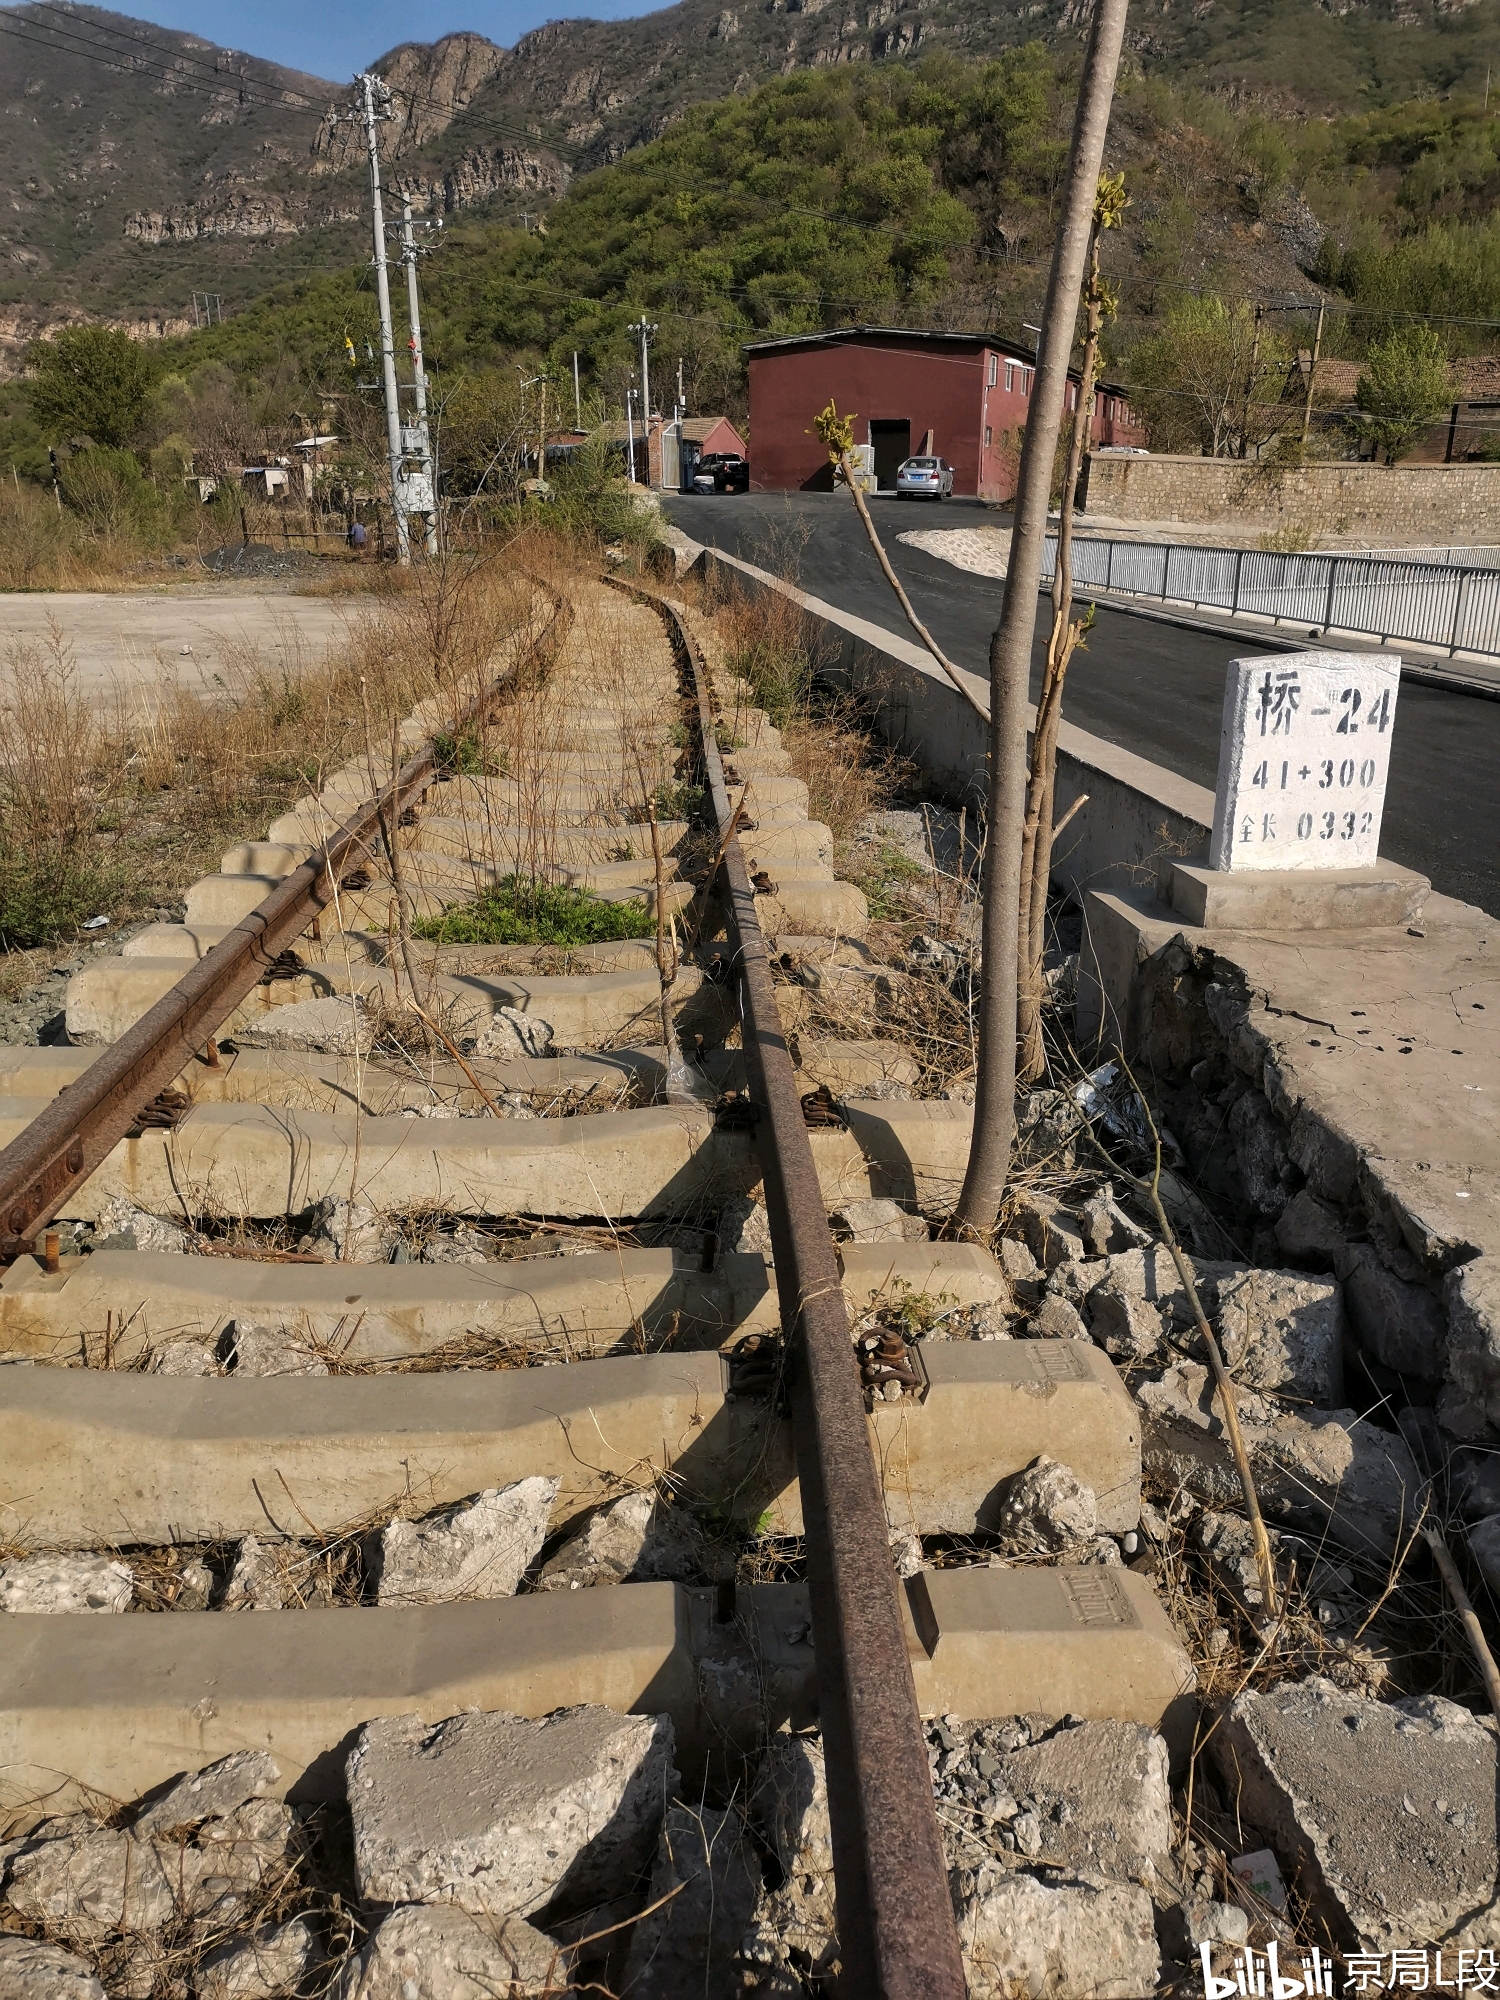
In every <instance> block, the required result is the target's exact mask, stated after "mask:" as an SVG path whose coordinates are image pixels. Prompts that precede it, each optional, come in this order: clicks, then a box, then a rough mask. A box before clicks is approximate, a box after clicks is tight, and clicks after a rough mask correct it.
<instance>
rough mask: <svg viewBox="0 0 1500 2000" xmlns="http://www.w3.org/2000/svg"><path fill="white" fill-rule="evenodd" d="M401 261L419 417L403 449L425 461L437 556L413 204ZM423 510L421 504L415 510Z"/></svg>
mask: <svg viewBox="0 0 1500 2000" xmlns="http://www.w3.org/2000/svg"><path fill="white" fill-rule="evenodd" d="M401 261H402V263H403V264H405V266H406V306H407V312H408V314H409V315H410V318H411V373H412V382H413V384H414V386H415V389H416V403H417V417H416V422H415V423H414V424H412V425H411V427H410V428H411V431H412V432H413V433H414V435H412V436H411V437H409V438H407V437H403V439H402V445H403V449H404V448H405V446H406V445H407V444H408V443H409V444H410V445H411V446H412V447H413V448H414V450H415V454H416V456H417V457H418V458H420V460H421V461H422V477H423V479H424V480H425V481H426V485H427V491H426V494H425V495H419V496H418V497H419V498H425V499H426V501H427V509H426V512H427V553H428V555H430V556H435V555H436V554H437V551H438V538H437V481H436V479H435V478H434V477H433V467H432V432H431V430H430V429H429V428H428V423H427V369H426V365H425V363H424V362H423V359H422V313H421V308H420V306H419V304H418V302H417V239H416V237H415V235H414V234H413V233H412V226H411V203H410V202H409V201H403V202H402V204H401ZM412 511H413V512H414V513H420V512H421V511H422V509H421V508H420V507H418V508H414V509H413V510H412Z"/></svg>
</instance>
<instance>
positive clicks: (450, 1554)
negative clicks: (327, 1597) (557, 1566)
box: [376, 1476, 558, 1604]
mask: <svg viewBox="0 0 1500 2000" xmlns="http://www.w3.org/2000/svg"><path fill="white" fill-rule="evenodd" d="M557 1486H558V1482H557V1480H556V1479H543V1478H541V1477H538V1476H533V1477H532V1478H530V1479H521V1480H518V1481H517V1482H516V1484H515V1485H514V1486H497V1487H492V1488H491V1489H490V1490H489V1491H488V1492H485V1493H478V1494H476V1495H475V1496H474V1498H473V1499H472V1500H469V1501H466V1502H465V1503H464V1504H463V1505H462V1506H459V1507H450V1508H445V1509H444V1510H443V1511H442V1512H441V1513H438V1514H431V1515H429V1516H428V1517H427V1519H426V1520H423V1521H392V1522H391V1523H390V1525H389V1526H388V1527H387V1528H386V1529H384V1530H383V1532H382V1534H381V1536H380V1552H379V1576H378V1580H377V1586H376V1602H377V1603H378V1604H453V1603H456V1602H458V1601H459V1600H460V1599H470V1600H472V1599H477V1598H490V1597H514V1596H515V1594H516V1586H517V1585H518V1584H519V1583H520V1581H521V1578H522V1577H523V1576H524V1575H525V1574H526V1572H527V1570H528V1569H529V1568H530V1567H531V1565H532V1563H533V1562H534V1561H535V1560H536V1556H537V1553H538V1551H539V1550H540V1548H541V1546H542V1543H543V1542H544V1541H545V1540H546V1539H547V1522H548V1519H549V1518H550V1516H551V1513H552V1503H553V1501H554V1500H555V1499H556V1498H557Z"/></svg>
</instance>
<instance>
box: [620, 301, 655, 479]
mask: <svg viewBox="0 0 1500 2000" xmlns="http://www.w3.org/2000/svg"><path fill="white" fill-rule="evenodd" d="M625 330H626V332H627V333H638V334H639V335H640V337H641V430H642V433H643V434H644V436H645V439H646V484H647V485H648V486H649V485H650V484H651V364H650V362H649V360H648V359H647V352H648V343H649V341H650V339H651V336H652V334H653V333H655V331H656V326H655V324H654V322H653V321H651V320H648V319H646V318H645V317H644V316H643V317H642V318H640V319H638V320H632V321H631V323H630V325H629V326H628V327H627V328H626V329H625Z"/></svg>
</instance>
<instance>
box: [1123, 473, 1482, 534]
mask: <svg viewBox="0 0 1500 2000" xmlns="http://www.w3.org/2000/svg"><path fill="white" fill-rule="evenodd" d="M1086 506H1087V509H1088V512H1089V513H1090V514H1102V515H1106V516H1109V517H1112V518H1114V519H1116V520H1122V521H1202V522H1213V521H1233V522H1235V523H1236V524H1237V525H1238V526H1241V527H1250V528H1263V529H1265V530H1267V531H1274V530H1276V529H1278V528H1305V529H1306V530H1307V531H1308V532H1309V534H1310V535H1312V537H1313V538H1314V542H1315V543H1316V539H1317V537H1318V536H1319V535H1361V536H1368V537H1369V538H1370V539H1371V540H1373V541H1379V542H1422V543H1431V542H1445V541H1450V540H1451V541H1457V542H1463V541H1479V542H1488V541H1491V540H1493V538H1494V530H1495V520H1496V517H1497V514H1500V465H1394V466H1393V465H1368V464H1359V465H1356V464H1352V463H1349V464H1336V465H1305V466H1289V465H1252V464H1242V463H1241V462H1240V461H1239V460H1238V459H1232V458H1175V457H1170V456H1167V455H1162V456H1159V457H1158V456H1156V455H1154V454H1153V456H1151V457H1150V458H1126V457H1119V458H1116V457H1114V456H1113V455H1112V454H1109V453H1105V454H1103V455H1097V456H1095V457H1093V458H1091V459H1090V460H1089V468H1088V486H1087V500H1086Z"/></svg>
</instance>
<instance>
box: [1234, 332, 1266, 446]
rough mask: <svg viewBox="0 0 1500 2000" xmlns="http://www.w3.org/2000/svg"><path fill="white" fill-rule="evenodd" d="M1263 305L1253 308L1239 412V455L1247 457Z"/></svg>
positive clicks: (1258, 360)
mask: <svg viewBox="0 0 1500 2000" xmlns="http://www.w3.org/2000/svg"><path fill="white" fill-rule="evenodd" d="M1265 310H1266V309H1265V307H1264V306H1261V305H1257V306H1256V308H1255V332H1254V334H1253V335H1252V336H1251V340H1250V372H1249V374H1247V375H1246V377H1245V407H1244V409H1243V410H1242V411H1241V413H1240V457H1241V458H1245V457H1248V455H1249V451H1250V436H1249V434H1250V398H1251V397H1252V396H1253V395H1254V394H1255V370H1256V367H1257V366H1258V364H1259V362H1260V327H1261V321H1262V319H1263V318H1264V317H1265Z"/></svg>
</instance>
